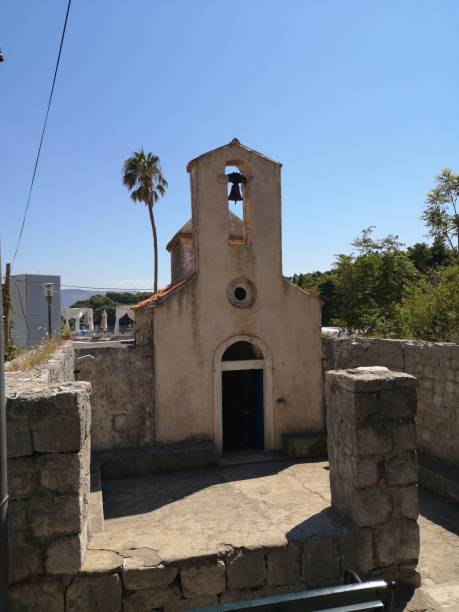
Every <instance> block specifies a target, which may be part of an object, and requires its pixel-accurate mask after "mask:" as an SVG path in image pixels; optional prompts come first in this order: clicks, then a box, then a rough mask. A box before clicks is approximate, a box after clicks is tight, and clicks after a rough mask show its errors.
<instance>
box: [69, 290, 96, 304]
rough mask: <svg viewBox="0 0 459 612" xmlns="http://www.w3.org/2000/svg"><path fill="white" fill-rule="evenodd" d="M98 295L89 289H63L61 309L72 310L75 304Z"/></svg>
mask: <svg viewBox="0 0 459 612" xmlns="http://www.w3.org/2000/svg"><path fill="white" fill-rule="evenodd" d="M97 293H98V292H97V291H90V290H89V289H61V308H70V307H71V306H72V304H74V303H75V302H80V301H81V300H88V299H89V298H90V297H91V296H93V295H97Z"/></svg>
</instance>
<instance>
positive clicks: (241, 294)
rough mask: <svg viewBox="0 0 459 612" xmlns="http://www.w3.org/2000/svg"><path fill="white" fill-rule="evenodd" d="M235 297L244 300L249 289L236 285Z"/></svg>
mask: <svg viewBox="0 0 459 612" xmlns="http://www.w3.org/2000/svg"><path fill="white" fill-rule="evenodd" d="M234 297H235V298H236V299H237V300H239V301H240V302H242V301H243V300H245V298H246V297H247V291H246V290H245V289H244V287H236V289H235V290H234Z"/></svg>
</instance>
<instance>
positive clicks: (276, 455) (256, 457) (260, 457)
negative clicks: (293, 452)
mask: <svg viewBox="0 0 459 612" xmlns="http://www.w3.org/2000/svg"><path fill="white" fill-rule="evenodd" d="M286 459H287V456H286V454H285V453H283V452H281V451H245V452H237V451H234V452H229V453H223V455H221V457H219V459H218V466H219V467H229V466H231V465H247V464H250V463H266V462H268V461H285V460H286Z"/></svg>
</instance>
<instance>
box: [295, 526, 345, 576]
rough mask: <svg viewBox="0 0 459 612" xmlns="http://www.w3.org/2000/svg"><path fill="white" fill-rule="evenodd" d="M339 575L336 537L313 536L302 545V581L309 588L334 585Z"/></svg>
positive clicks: (338, 552)
mask: <svg viewBox="0 0 459 612" xmlns="http://www.w3.org/2000/svg"><path fill="white" fill-rule="evenodd" d="M339 575H340V546H339V538H338V536H336V537H333V536H326V537H321V536H313V537H312V538H309V539H308V540H306V542H305V543H304V551H303V581H304V582H305V583H306V584H307V585H308V587H310V588H316V587H323V586H328V585H331V584H336V583H337V582H338V580H339Z"/></svg>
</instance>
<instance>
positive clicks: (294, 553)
mask: <svg viewBox="0 0 459 612" xmlns="http://www.w3.org/2000/svg"><path fill="white" fill-rule="evenodd" d="M267 560H268V568H267V578H268V584H271V585H275V586H281V585H285V584H298V583H299V582H300V565H299V562H298V561H299V560H298V546H297V545H296V544H293V543H290V544H289V545H288V546H286V547H285V548H280V549H278V550H273V551H272V552H268V553H267Z"/></svg>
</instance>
